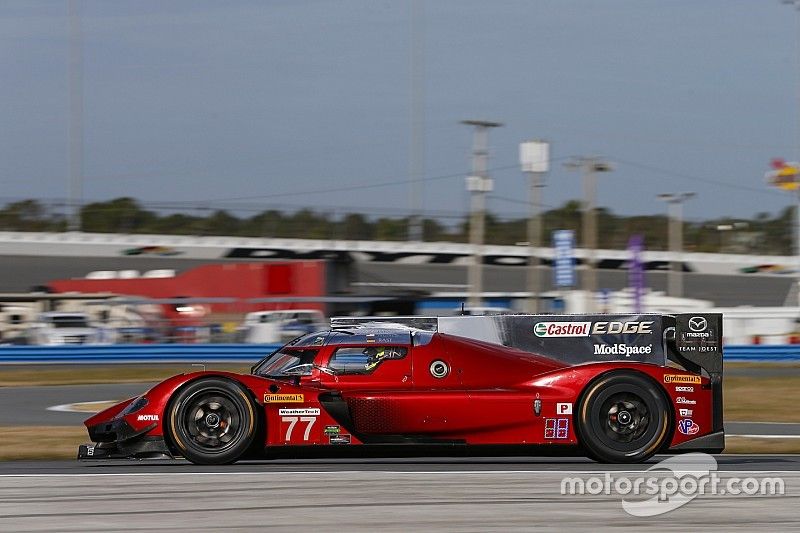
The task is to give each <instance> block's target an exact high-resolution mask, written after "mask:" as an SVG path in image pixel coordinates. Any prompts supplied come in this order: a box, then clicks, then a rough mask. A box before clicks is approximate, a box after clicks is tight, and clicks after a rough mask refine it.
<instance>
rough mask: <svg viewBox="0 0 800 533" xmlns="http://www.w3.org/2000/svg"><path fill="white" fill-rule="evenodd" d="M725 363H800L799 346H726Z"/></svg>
mask: <svg viewBox="0 0 800 533" xmlns="http://www.w3.org/2000/svg"><path fill="white" fill-rule="evenodd" d="M724 353H725V361H730V362H735V361H752V362H765V363H779V362H782V361H786V362H792V361H800V345H798V344H745V345H738V346H725V348H724Z"/></svg>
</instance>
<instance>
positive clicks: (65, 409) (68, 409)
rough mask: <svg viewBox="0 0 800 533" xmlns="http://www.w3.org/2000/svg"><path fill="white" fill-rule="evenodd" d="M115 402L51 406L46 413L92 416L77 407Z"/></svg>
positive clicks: (102, 401) (104, 401) (99, 401)
mask: <svg viewBox="0 0 800 533" xmlns="http://www.w3.org/2000/svg"><path fill="white" fill-rule="evenodd" d="M116 401H117V400H98V401H96V402H75V403H62V404H61V405H53V406H52V407H48V408H47V410H48V411H60V412H62V413H86V414H87V415H88V414H92V413H91V412H90V411H83V410H81V409H80V408H79V407H78V406H80V405H99V404H103V403H114V402H116Z"/></svg>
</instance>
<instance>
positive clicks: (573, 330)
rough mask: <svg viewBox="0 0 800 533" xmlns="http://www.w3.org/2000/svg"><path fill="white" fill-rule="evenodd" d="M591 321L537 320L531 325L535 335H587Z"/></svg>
mask: <svg viewBox="0 0 800 533" xmlns="http://www.w3.org/2000/svg"><path fill="white" fill-rule="evenodd" d="M591 326H592V323H591V322H539V323H537V324H536V325H535V326H533V332H534V333H535V334H536V336H537V337H588V336H589V328H591Z"/></svg>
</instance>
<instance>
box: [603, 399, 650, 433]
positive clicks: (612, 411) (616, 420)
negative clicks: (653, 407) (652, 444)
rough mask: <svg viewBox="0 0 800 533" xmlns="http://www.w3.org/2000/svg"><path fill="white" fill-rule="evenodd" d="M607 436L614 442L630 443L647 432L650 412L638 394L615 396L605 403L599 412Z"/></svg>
mask: <svg viewBox="0 0 800 533" xmlns="http://www.w3.org/2000/svg"><path fill="white" fill-rule="evenodd" d="M598 414H599V416H600V418H601V423H603V422H605V424H604V426H605V434H606V436H607V437H608V438H609V439H611V440H612V441H616V442H620V443H629V442H631V441H634V440H636V439H638V438H640V437H641V436H642V435H644V434H645V433H646V432H647V428H648V426H649V425H650V411H649V410H648V409H647V404H646V403H645V401H644V400H643V399H642V398H641V397H639V396H638V395H636V394H631V393H620V394H615V395H613V396H611V397H610V398H608V399H607V400H606V401H605V402H603V405H602V407H601V408H600V410H599V413H598Z"/></svg>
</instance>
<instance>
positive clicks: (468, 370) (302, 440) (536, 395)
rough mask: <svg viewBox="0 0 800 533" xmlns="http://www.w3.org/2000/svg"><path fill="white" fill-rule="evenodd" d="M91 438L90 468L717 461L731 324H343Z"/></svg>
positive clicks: (185, 385)
mask: <svg viewBox="0 0 800 533" xmlns="http://www.w3.org/2000/svg"><path fill="white" fill-rule="evenodd" d="M85 424H86V426H87V428H88V429H89V436H90V437H91V439H92V441H94V442H95V444H92V445H83V446H81V447H80V449H79V452H78V458H79V459H105V458H123V457H129V458H147V457H156V456H160V457H164V456H166V457H184V458H186V459H188V460H189V461H191V462H193V463H198V464H220V463H232V462H234V461H236V460H238V459H243V458H247V457H270V456H284V457H285V456H287V455H288V456H308V455H309V454H310V453H314V455H316V456H319V455H320V452H322V455H326V454H330V455H336V454H337V453H339V452H342V451H344V450H343V448H347V449H349V452H350V454H351V455H352V453H353V452H356V451H357V450H355V447H362V448H361V451H362V452H364V453H367V451H368V450H367V448H369V449H370V450H371V451H375V450H376V449H380V450H381V451H386V448H380V447H381V446H383V447H387V446H392V447H393V446H394V445H402V446H405V447H406V448H405V453H409V452H411V453H419V454H425V453H433V452H431V451H427V452H426V450H430V447H431V446H432V445H444V446H448V447H449V448H446V449H448V450H450V451H448V453H451V452H452V450H453V447H455V446H461V447H464V450H463V451H464V452H468V453H471V454H480V453H486V454H494V453H499V450H508V449H509V448H512V449H513V450H515V453H517V452H522V453H527V454H530V455H536V454H541V455H545V454H546V455H553V454H564V455H575V454H576V453H577V454H586V455H589V456H590V457H593V458H595V459H596V460H599V461H607V462H637V461H643V460H645V459H647V458H649V457H650V456H652V455H653V454H655V453H659V452H661V453H665V452H667V453H680V452H686V451H704V452H709V453H718V452H720V451H722V449H723V448H724V446H725V438H724V431H723V423H722V317H721V315H719V314H696V315H653V314H643V315H588V316H580V315H504V316H460V317H439V318H422V317H407V318H391V319H382V318H366V319H365V318H357V319H356V318H342V319H334V320H332V327H331V329H330V330H328V331H321V332H317V333H311V334H308V335H304V336H301V337H298V338H297V339H295V340H293V341H292V342H290V343H288V344H287V345H285V346H283V347H282V348H280V349H278V350H277V351H275V352H274V353H272V354H270V355H268V356H267V357H265V358H264V359H263V360H261V361H260V362H258V363H257V364H256V365H255V366H253V367H252V369H251V373H250V374H235V373H230V372H216V371H203V372H192V373H188V374H181V375H179V376H174V377H171V378H169V379H167V380H165V381H163V382H162V383H160V384H158V385H156V386H155V387H153V388H152V389H151V390H149V391H148V392H146V393H144V394H143V395H141V396H139V397H137V398H131V399H129V400H126V401H124V402H122V403H120V404H118V405H115V406H114V407H111V408H109V409H106V410H105V411H102V412H100V413H98V414H96V415H94V416H92V417H91V418H89V419H88V420H86V422H85ZM410 446H416V447H415V448H408V447H410ZM365 447H366V448H365Z"/></svg>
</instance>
